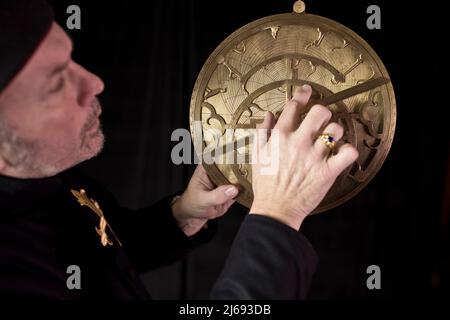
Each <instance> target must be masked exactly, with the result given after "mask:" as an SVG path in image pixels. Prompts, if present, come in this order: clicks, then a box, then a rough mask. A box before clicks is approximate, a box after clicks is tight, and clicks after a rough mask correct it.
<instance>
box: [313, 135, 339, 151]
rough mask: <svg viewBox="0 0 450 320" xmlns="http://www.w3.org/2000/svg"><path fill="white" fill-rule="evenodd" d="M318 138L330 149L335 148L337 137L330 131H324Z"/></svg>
mask: <svg viewBox="0 0 450 320" xmlns="http://www.w3.org/2000/svg"><path fill="white" fill-rule="evenodd" d="M317 139H320V140H322V141H323V142H324V143H325V145H326V146H327V147H328V148H329V149H330V150H333V149H334V147H335V145H336V139H335V138H334V137H333V136H332V135H331V134H329V133H322V134H321V135H320V136H318V137H317Z"/></svg>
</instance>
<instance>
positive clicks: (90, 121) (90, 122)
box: [81, 98, 102, 133]
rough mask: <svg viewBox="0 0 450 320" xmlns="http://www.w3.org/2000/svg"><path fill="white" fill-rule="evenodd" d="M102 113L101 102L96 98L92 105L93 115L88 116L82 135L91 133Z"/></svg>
mask: <svg viewBox="0 0 450 320" xmlns="http://www.w3.org/2000/svg"><path fill="white" fill-rule="evenodd" d="M101 113H102V107H101V104H100V101H99V100H98V99H97V98H95V99H94V100H93V101H92V103H91V113H90V114H89V115H88V117H87V119H86V122H85V123H84V125H83V128H82V129H81V132H82V133H85V132H87V131H89V129H91V128H92V127H93V126H94V125H95V121H96V120H97V118H98V117H99V116H100V114H101Z"/></svg>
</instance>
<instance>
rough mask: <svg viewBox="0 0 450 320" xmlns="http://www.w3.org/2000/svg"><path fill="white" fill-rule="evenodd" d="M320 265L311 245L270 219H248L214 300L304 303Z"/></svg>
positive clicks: (237, 239)
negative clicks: (317, 266)
mask: <svg viewBox="0 0 450 320" xmlns="http://www.w3.org/2000/svg"><path fill="white" fill-rule="evenodd" d="M316 264H317V255H316V253H315V251H314V249H313V248H312V246H311V244H310V243H309V241H308V240H307V239H306V238H305V237H304V236H303V235H302V234H301V233H299V232H297V231H295V230H294V229H292V228H291V227H288V226H287V225H285V224H283V223H280V222H278V221H276V220H273V219H271V218H268V217H265V216H260V215H248V216H247V217H246V218H245V220H244V222H243V223H242V225H241V228H240V230H239V232H238V234H237V236H236V239H235V241H234V243H233V246H232V248H231V251H230V254H229V257H228V259H227V262H226V265H225V267H224V270H223V271H222V274H221V275H220V277H219V279H218V280H217V282H216V284H215V285H214V288H213V290H212V293H211V297H212V298H213V299H303V298H305V297H306V294H307V292H308V289H309V286H310V283H311V279H312V276H313V274H314V271H315V267H316Z"/></svg>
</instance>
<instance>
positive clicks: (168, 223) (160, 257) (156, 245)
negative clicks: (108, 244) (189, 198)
mask: <svg viewBox="0 0 450 320" xmlns="http://www.w3.org/2000/svg"><path fill="white" fill-rule="evenodd" d="M173 196H175V194H173V195H170V196H167V197H165V198H163V199H161V200H160V201H158V202H156V203H155V204H154V205H152V206H149V207H147V208H143V209H140V210H129V209H125V208H120V209H119V210H118V211H117V212H116V213H115V214H114V216H113V217H111V218H110V219H111V224H112V225H114V226H115V227H114V228H115V229H117V231H115V232H116V233H117V235H118V237H119V239H120V240H121V242H122V244H123V247H124V250H125V252H126V253H127V255H128V256H129V258H130V259H131V261H132V262H133V265H134V266H135V267H136V269H137V270H138V271H139V272H144V271H147V270H151V269H154V268H157V267H161V266H164V265H167V264H169V263H172V262H174V261H176V260H178V259H180V258H183V257H184V256H186V254H187V253H188V252H189V251H191V250H192V249H194V248H196V247H198V246H199V245H201V244H204V243H206V242H208V241H210V240H211V239H212V237H213V236H214V234H215V233H216V230H217V221H215V220H210V221H208V225H207V227H208V228H207V229H203V230H201V231H199V232H198V233H197V234H195V235H194V236H192V237H187V236H186V235H185V233H184V232H183V231H182V230H181V229H180V228H179V227H178V225H177V223H176V220H175V218H174V217H173V214H172V211H171V208H170V202H171V200H172V199H173Z"/></svg>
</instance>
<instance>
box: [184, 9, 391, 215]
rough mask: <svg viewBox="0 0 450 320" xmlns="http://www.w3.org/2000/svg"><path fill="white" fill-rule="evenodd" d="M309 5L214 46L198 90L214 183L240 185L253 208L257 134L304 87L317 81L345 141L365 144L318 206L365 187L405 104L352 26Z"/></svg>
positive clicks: (202, 143) (319, 99) (318, 99)
mask: <svg viewBox="0 0 450 320" xmlns="http://www.w3.org/2000/svg"><path fill="white" fill-rule="evenodd" d="M304 10H305V4H304V3H303V2H302V1H297V2H296V3H295V4H294V12H292V13H287V14H279V15H273V16H269V17H265V18H262V19H259V20H256V21H254V22H251V23H249V24H248V25H246V26H244V27H242V28H240V29H239V30H237V31H235V32H234V33H233V34H231V35H230V36H229V37H228V38H226V39H225V40H224V41H223V42H222V43H221V44H220V45H219V46H218V47H217V48H216V49H215V50H214V52H213V53H212V54H211V55H210V57H209V58H208V60H207V61H206V62H205V64H204V66H203V68H202V70H201V71H200V74H199V76H198V78H197V81H196V83H195V87H194V89H193V93H192V98H191V106H190V127H191V134H192V139H193V141H194V147H195V150H196V155H197V157H199V158H201V159H202V162H203V165H204V167H205V168H206V171H207V172H208V175H209V177H210V178H211V179H212V180H213V182H214V183H216V184H217V185H222V184H230V183H231V184H236V185H239V186H240V188H241V192H240V194H239V196H238V198H237V200H238V202H239V203H241V204H242V205H244V206H247V207H250V206H251V203H252V201H253V192H252V185H251V181H252V170H251V164H250V161H249V159H251V155H250V153H251V147H252V146H251V143H252V141H251V139H250V137H251V136H252V135H253V131H254V128H255V127H256V124H258V123H261V122H262V120H263V118H264V115H265V112H266V111H267V110H269V111H271V112H273V114H274V115H275V116H276V117H278V116H279V115H280V113H281V112H282V110H283V107H284V105H285V103H286V101H288V100H289V99H290V98H291V97H292V92H293V90H294V89H295V87H298V86H301V85H303V84H309V85H311V87H312V88H313V98H312V99H313V100H314V102H315V103H320V104H322V105H325V106H327V107H329V109H330V110H331V111H332V114H333V117H332V119H331V121H333V122H338V123H339V124H341V125H342V126H343V127H344V130H345V134H344V137H343V138H342V140H341V143H343V142H348V143H351V144H352V145H353V146H355V147H356V148H357V149H358V151H359V158H358V160H357V161H356V162H355V163H354V164H353V165H352V166H351V167H349V168H347V169H346V170H345V171H344V172H342V174H341V175H340V176H339V177H338V179H336V181H335V183H334V185H333V186H332V188H331V189H330V190H329V192H328V193H327V195H326V197H325V198H324V199H323V201H322V202H321V204H320V205H319V206H318V208H317V209H316V210H315V211H314V213H318V212H322V211H325V210H329V209H331V208H334V207H336V206H338V205H340V204H342V203H343V202H345V201H347V200H349V199H350V198H351V197H353V196H354V195H356V194H357V193H358V192H359V191H361V189H363V188H364V187H365V186H366V185H367V183H368V182H369V181H370V180H371V179H372V178H373V177H374V176H375V174H376V173H377V172H378V171H379V169H380V167H381V166H382V164H383V162H384V160H385V158H386V156H387V154H388V152H389V149H390V146H391V144H392V139H393V136H394V131H395V121H396V104H395V96H394V90H393V87H392V84H391V82H390V78H389V75H388V73H387V71H386V68H385V67H384V65H383V63H382V61H381V60H380V58H379V57H378V56H377V54H376V53H375V51H374V50H373V49H372V48H371V47H370V46H369V45H368V44H367V43H366V42H365V41H364V40H363V39H362V38H361V37H359V36H358V35H357V34H356V33H355V32H353V31H352V30H350V29H348V28H347V27H345V26H343V25H341V24H339V23H337V22H335V21H333V20H329V19H327V18H324V17H321V16H316V15H312V14H307V13H305V12H304ZM302 117H304V115H303V116H302ZM300 120H301V119H300ZM337 147H339V146H337Z"/></svg>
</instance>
